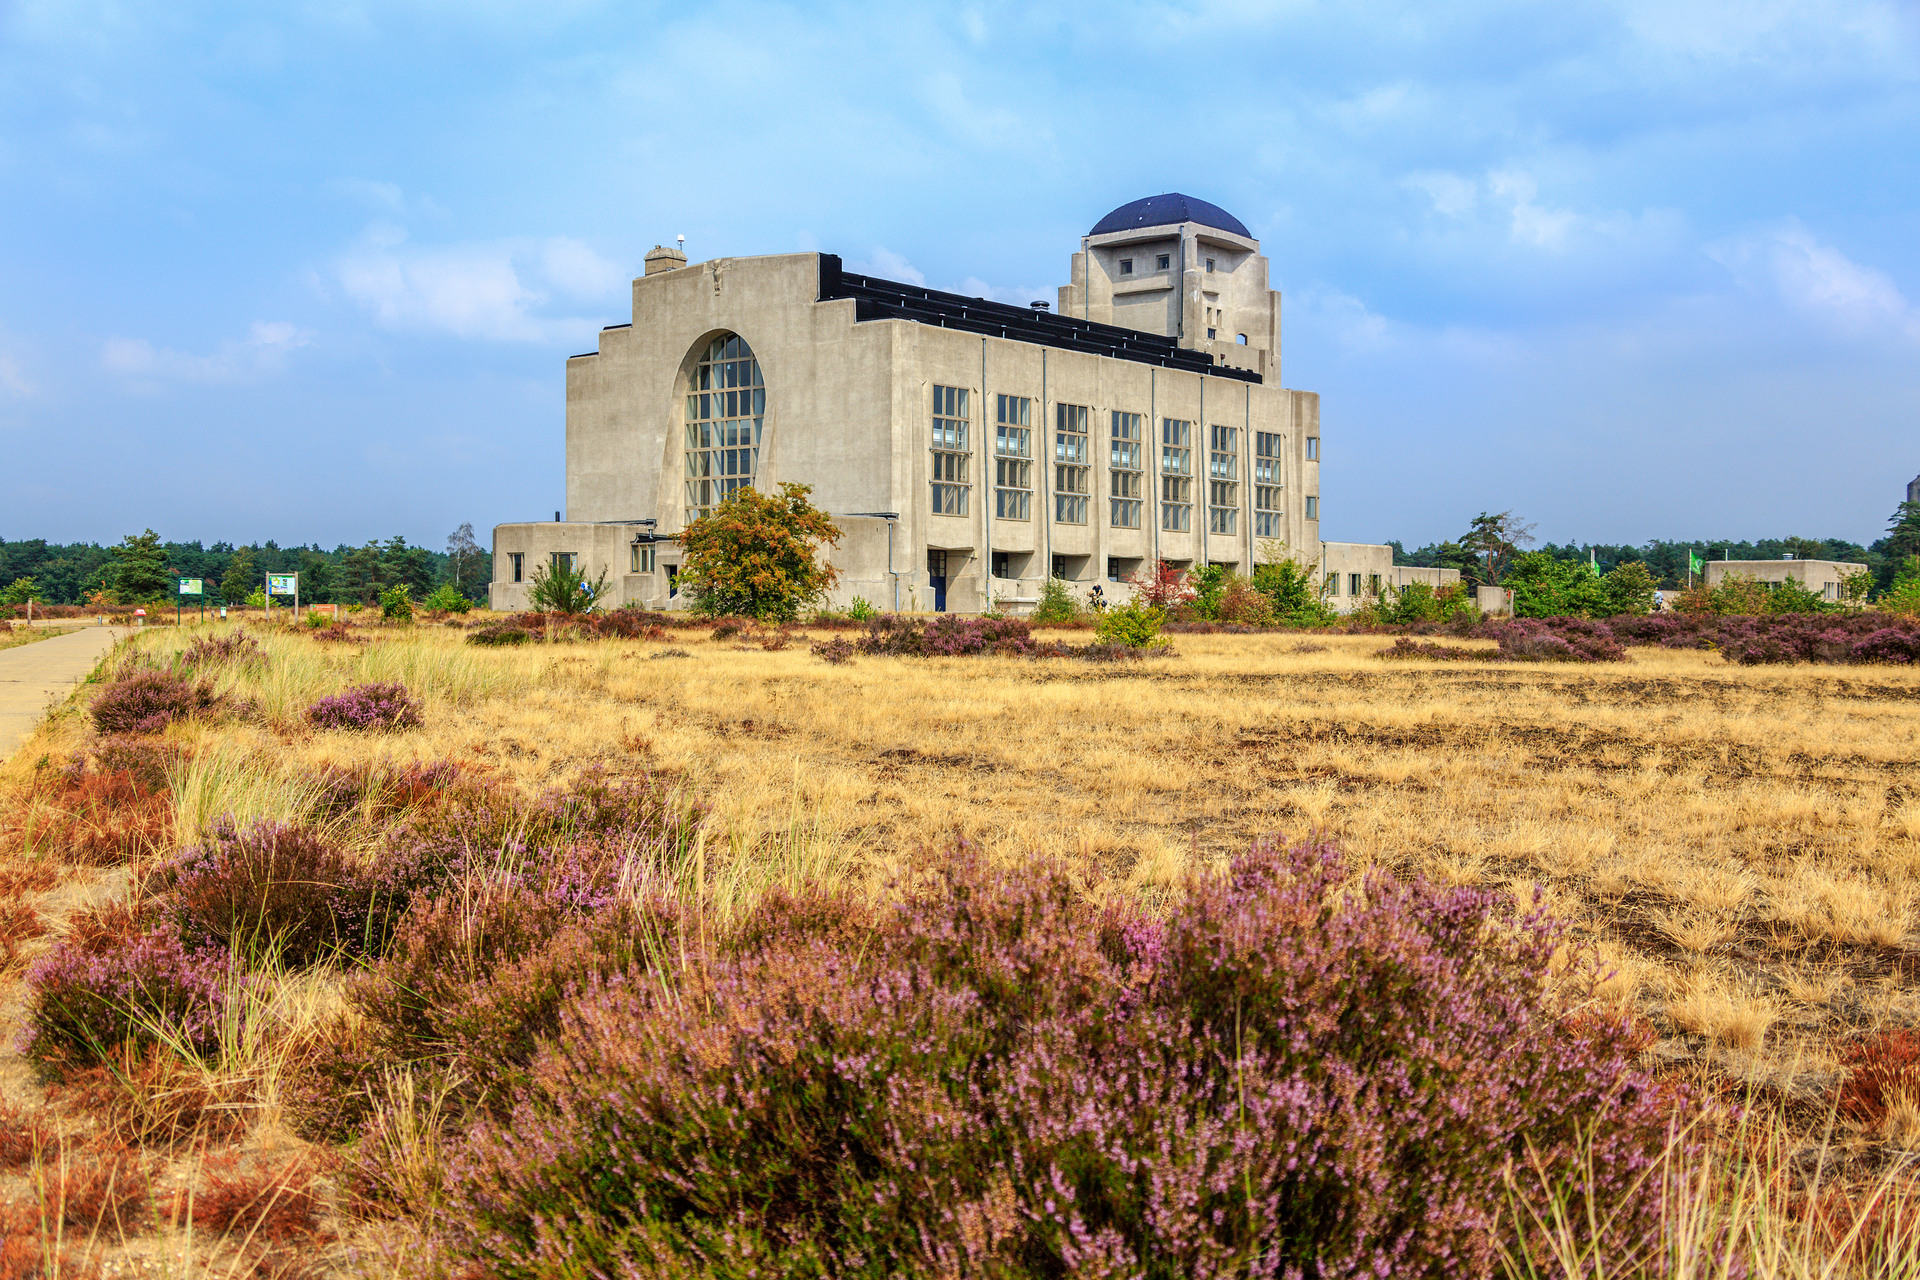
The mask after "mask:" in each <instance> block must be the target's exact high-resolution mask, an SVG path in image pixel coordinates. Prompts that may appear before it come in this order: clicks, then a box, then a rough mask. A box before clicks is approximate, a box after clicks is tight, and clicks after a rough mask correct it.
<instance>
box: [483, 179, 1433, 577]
mask: <svg viewBox="0 0 1920 1280" xmlns="http://www.w3.org/2000/svg"><path fill="white" fill-rule="evenodd" d="M1070 279H1071V281H1072V283H1070V284H1068V285H1065V286H1063V287H1062V288H1061V289H1060V290H1059V292H1058V296H1057V299H1056V301H1057V305H1058V310H1055V303H1053V302H1047V301H1036V302H1033V303H1031V304H1030V305H1028V306H1015V305H1009V304H1006V303H1000V302H991V301H987V300H985V299H982V298H969V297H964V296H962V295H959V294H952V293H944V292H941V291H939V290H935V289H928V288H925V287H923V286H920V285H914V284H906V283H902V282H899V281H892V280H884V279H880V278H877V277H873V276H867V275H861V274H858V273H856V272H853V271H849V270H848V269H847V268H846V267H845V266H844V264H843V263H842V262H841V261H840V259H839V258H837V257H835V256H833V255H832V254H824V253H796V254H779V255H771V256H766V257H747V258H718V259H714V260H711V261H707V262H701V263H689V262H687V260H686V257H685V255H684V254H682V253H680V252H679V251H678V250H675V249H668V248H664V247H662V248H655V249H654V250H653V251H652V252H650V253H649V254H648V255H647V259H646V273H645V274H644V275H643V276H641V277H640V278H638V279H636V280H635V281H634V282H633V318H632V320H631V321H630V322H628V323H622V324H617V325H613V326H610V327H608V328H606V329H603V330H602V331H601V333H600V341H599V345H598V347H597V348H596V349H595V350H593V351H588V352H583V353H582V354H580V355H577V356H573V357H571V358H570V359H569V360H568V361H567V377H566V395H567V400H566V404H567V409H566V476H567V494H566V510H565V512H564V519H556V520H553V521H534V522H524V523H508V524H502V525H499V526H497V527H496V528H495V530H494V579H493V599H492V604H493V607H494V608H496V609H519V608H524V607H526V605H527V592H528V587H529V584H530V582H531V580H532V577H533V575H534V573H535V572H536V570H537V569H538V568H539V567H540V566H541V565H552V564H554V563H557V562H565V563H568V564H570V565H572V566H574V567H577V568H579V569H582V570H584V571H585V572H586V573H587V574H588V576H589V577H593V576H596V575H598V574H599V573H601V572H605V573H606V575H607V580H608V582H609V584H610V585H612V586H613V588H614V590H613V591H612V592H611V593H610V601H609V602H610V603H613V604H634V605H640V606H643V607H647V608H654V609H671V608H679V607H682V606H683V605H684V604H685V603H686V599H685V596H684V594H683V593H682V592H681V591H680V589H679V583H678V572H679V565H680V550H679V543H678V535H679V533H680V532H681V530H683V529H684V528H686V526H687V525H688V524H689V523H690V522H692V521H694V520H697V519H699V518H700V517H701V516H702V515H703V514H704V513H706V512H709V511H711V510H713V509H714V507H716V506H717V505H718V504H719V503H721V502H722V501H724V500H725V499H726V497H727V496H728V495H729V494H731V493H733V492H734V491H735V490H737V489H740V488H742V487H744V486H748V485H751V486H753V487H754V488H756V489H758V490H760V491H761V492H773V491H775V490H777V489H778V487H779V486H780V484H782V483H783V482H787V481H795V482H799V483H802V484H805V485H808V486H810V487H811V488H812V490H813V495H812V497H813V502H814V503H815V505H817V506H819V507H821V508H823V509H824V510H826V511H828V512H829V513H831V515H832V516H833V519H834V521H835V523H836V524H837V525H838V526H839V527H840V529H841V530H842V533H843V535H844V537H843V539H842V541H841V543H840V545H839V546H838V547H837V548H835V549H834V550H833V551H832V553H831V555H830V559H831V561H832V563H833V564H834V566H835V567H836V568H837V569H838V570H839V574H840V579H839V583H838V585H837V586H836V587H835V588H834V590H833V592H832V596H831V603H832V604H834V605H837V606H842V607H844V606H846V605H849V604H851V603H852V602H853V600H854V599H855V598H856V597H857V598H863V599H865V600H867V601H868V602H870V603H872V604H873V605H874V606H876V607H878V608H880V609H889V610H901V611H935V610H954V611H966V612H972V611H979V610H983V609H986V608H989V607H993V606H994V605H996V604H997V605H999V606H1000V607H1002V608H1006V609H1009V610H1012V611H1015V612H1018V611H1021V610H1024V609H1026V608H1029V607H1031V605H1032V604H1033V603H1035V602H1036V601H1037V600H1038V599H1039V595H1040V589H1041V587H1042V585H1043V584H1044V583H1045V582H1046V580H1047V579H1048V578H1049V577H1055V578H1061V579H1064V580H1065V581H1067V582H1068V584H1069V585H1070V586H1071V587H1072V589H1074V590H1075V591H1076V592H1078V593H1080V594H1082V595H1089V594H1091V593H1092V592H1093V591H1094V589H1095V588H1096V587H1098V588H1100V589H1101V591H1102V593H1103V594H1104V595H1105V596H1106V598H1107V599H1109V600H1112V599H1116V598H1120V597H1123V596H1125V595H1126V594H1128V593H1129V591H1130V588H1129V587H1127V586H1126V585H1125V584H1126V583H1127V581H1128V580H1129V579H1132V578H1133V577H1134V576H1135V575H1137V574H1140V573H1141V572H1142V571H1144V570H1147V569H1149V568H1150V567H1151V566H1152V565H1153V563H1154V562H1155V561H1158V560H1165V561H1169V562H1171V563H1173V564H1175V565H1177V566H1182V567H1186V566H1192V565H1198V564H1219V565H1224V566H1226V567H1228V568H1230V569H1232V570H1234V571H1236V572H1241V573H1248V572H1251V570H1252V568H1253V566H1254V565H1255V564H1256V563H1258V562H1262V561H1264V560H1267V559H1271V558H1274V557H1277V556H1281V555H1298V556H1299V558H1301V559H1302V560H1303V561H1316V562H1317V561H1320V560H1324V559H1327V558H1328V552H1327V551H1326V550H1325V549H1323V547H1322V544H1321V541H1320V524H1321V512H1320V457H1321V452H1320V451H1321V432H1320V397H1319V396H1318V395H1317V394H1315V393H1313V392H1310V391H1297V390H1291V389H1288V388H1285V387H1283V386H1282V385H1281V383H1280V368H1281V363H1280V294H1279V293H1278V292H1276V291H1275V290H1273V289H1271V288H1270V287H1269V286H1268V274H1267V259H1266V258H1265V257H1264V256H1262V255H1261V253H1260V245H1259V242H1258V241H1257V240H1255V239H1254V238H1253V237H1252V236H1251V235H1250V234H1249V233H1248V232H1247V229H1246V227H1245V226H1244V225H1243V224H1241V223H1240V221H1239V220H1238V219H1236V218H1234V217H1233V216H1232V215H1231V214H1228V213H1226V212H1225V211H1224V210H1221V209H1219V208H1217V207H1215V206H1213V205H1210V204H1207V203H1206V202H1204V201H1200V200H1195V199H1192V198H1190V197H1187V196H1181V195H1163V196H1151V197H1148V198H1146V199H1143V200H1136V201H1133V202H1132V203H1130V204H1127V205H1123V206H1121V207H1120V208H1119V209H1116V210H1114V211H1113V212H1112V213H1110V214H1108V215H1107V216H1106V217H1104V218H1102V219H1101V220H1100V221H1099V222H1098V223H1096V224H1095V226H1094V228H1093V230H1092V231H1090V232H1089V233H1088V234H1087V235H1086V236H1085V237H1083V238H1082V240H1081V243H1080V249H1079V252H1077V253H1075V254H1073V255H1072V262H1071V265H1070ZM1329 545H1331V546H1338V547H1341V548H1343V550H1342V551H1341V552H1340V557H1341V565H1342V566H1343V567H1342V568H1341V569H1340V570H1339V572H1341V573H1342V574H1352V573H1360V574H1362V575H1363V576H1364V577H1365V578H1366V579H1367V580H1368V581H1371V579H1372V578H1373V577H1375V576H1378V577H1380V578H1381V579H1382V581H1386V580H1389V579H1390V578H1391V579H1392V580H1393V581H1396V582H1397V581H1398V580H1399V579H1398V578H1397V577H1394V576H1393V575H1396V574H1410V573H1412V574H1436V573H1439V572H1440V571H1433V570H1406V569H1395V568H1394V566H1393V565H1392V559H1391V549H1390V548H1387V547H1362V546H1360V545H1359V544H1329ZM1290 549H1298V550H1297V551H1296V550H1290ZM1349 561H1352V562H1353V565H1354V567H1353V568H1347V567H1345V566H1346V565H1347V564H1348V562H1349ZM1323 572H1333V570H1332V569H1331V568H1328V569H1325V570H1323ZM1342 581H1343V583H1344V582H1345V581H1346V579H1344V578H1343V579H1342ZM1340 599H1341V600H1343V601H1344V600H1346V599H1347V595H1346V594H1343V595H1341V596H1340Z"/></svg>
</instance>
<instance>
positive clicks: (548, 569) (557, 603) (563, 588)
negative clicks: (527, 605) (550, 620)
mask: <svg viewBox="0 0 1920 1280" xmlns="http://www.w3.org/2000/svg"><path fill="white" fill-rule="evenodd" d="M528 583H529V586H528V588H527V599H528V600H529V601H531V602H532V604H533V606H534V608H536V609H539V610H541V611H543V612H546V613H558V614H564V615H566V616H567V617H573V616H575V615H576V614H586V613H592V612H593V611H594V610H595V609H597V608H599V607H600V601H601V600H603V599H605V598H606V594H607V592H608V591H609V590H610V588H609V587H608V586H607V571H606V570H605V569H602V570H601V571H600V576H599V577H597V578H588V577H587V571H586V570H585V569H576V568H574V567H573V565H572V564H570V563H566V562H562V563H559V564H552V565H545V564H543V565H538V566H536V567H535V568H534V571H533V576H532V577H531V578H529V579H528Z"/></svg>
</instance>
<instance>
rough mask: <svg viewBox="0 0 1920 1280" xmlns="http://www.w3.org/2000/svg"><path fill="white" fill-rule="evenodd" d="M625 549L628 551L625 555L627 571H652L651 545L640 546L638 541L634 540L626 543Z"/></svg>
mask: <svg viewBox="0 0 1920 1280" xmlns="http://www.w3.org/2000/svg"><path fill="white" fill-rule="evenodd" d="M627 551H628V555H627V572H628V573H652V572H653V548H652V547H649V546H642V545H641V544H640V543H638V542H634V543H630V544H628V548H627Z"/></svg>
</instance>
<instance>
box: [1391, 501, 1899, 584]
mask: <svg viewBox="0 0 1920 1280" xmlns="http://www.w3.org/2000/svg"><path fill="white" fill-rule="evenodd" d="M1532 535H1533V526H1532V525H1530V524H1527V523H1526V522H1525V521H1523V520H1521V519H1520V518H1519V517H1517V516H1515V515H1514V513H1513V512H1511V511H1502V512H1498V513H1494V514H1488V513H1487V512H1484V511H1483V512H1481V513H1480V514H1479V515H1478V516H1476V517H1474V518H1473V519H1472V520H1471V521H1469V522H1468V526H1467V530H1466V532H1465V533H1463V534H1461V535H1460V536H1459V537H1458V538H1454V539H1449V540H1447V541H1445V542H1434V543H1428V544H1427V545H1426V546H1424V547H1420V548H1417V549H1416V550H1413V551H1408V550H1406V549H1405V548H1403V547H1402V546H1401V545H1400V543H1398V542H1393V543H1389V544H1388V545H1390V546H1391V547H1392V548H1393V562H1394V563H1395V564H1404V565H1417V566H1420V567H1422V568H1429V569H1458V570H1459V571H1460V577H1461V579H1462V580H1463V581H1465V582H1467V583H1469V584H1471V585H1474V586H1481V585H1490V584H1494V583H1498V582H1500V581H1501V580H1502V578H1501V574H1502V571H1503V570H1504V569H1505V568H1506V567H1507V566H1508V565H1510V564H1511V563H1512V562H1513V559H1514V557H1515V556H1516V555H1518V554H1519V553H1520V552H1521V551H1522V550H1523V549H1524V548H1526V547H1529V546H1531V545H1532V544H1533V542H1534V538H1533V536H1532ZM1539 553H1540V554H1545V555H1548V556H1551V557H1553V558H1554V559H1555V560H1565V561H1578V562H1580V563H1581V564H1587V563H1591V564H1593V565H1594V567H1595V568H1596V569H1598V570H1599V572H1600V573H1601V574H1603V575H1604V574H1607V573H1610V572H1612V571H1613V570H1614V569H1616V568H1618V567H1619V566H1621V565H1625V564H1639V565H1642V566H1644V567H1645V568H1646V571H1647V573H1648V575H1649V576H1650V577H1651V578H1652V579H1653V581H1654V583H1655V585H1656V586H1658V587H1660V588H1661V589H1663V590H1675V589H1677V588H1680V587H1684V586H1686V585H1687V569H1688V563H1689V557H1690V556H1699V557H1700V558H1701V559H1702V560H1784V559H1786V558H1788V557H1789V556H1791V557H1792V558H1793V559H1795V560H1837V561H1840V562H1842V563H1849V564H1863V565H1865V566H1866V567H1867V572H1868V573H1869V574H1871V575H1872V576H1873V585H1874V590H1875V591H1876V592H1879V591H1885V590H1887V589H1888V588H1889V587H1890V586H1891V585H1892V583H1893V579H1894V577H1895V575H1897V574H1898V573H1899V572H1900V570H1901V568H1902V567H1903V566H1904V565H1905V563H1906V562H1907V560H1908V559H1909V558H1910V557H1913V556H1920V502H1903V503H1901V504H1900V505H1899V506H1898V507H1896V508H1895V509H1894V512H1893V516H1892V518H1891V519H1889V520H1888V522H1887V533H1886V536H1885V537H1882V538H1879V539H1876V540H1875V541H1874V542H1873V543H1872V544H1871V545H1869V546H1864V547H1863V546H1861V545H1860V544H1859V543H1857V542H1849V541H1847V540H1846V539H1845V538H1799V537H1794V538H1761V539H1758V540H1757V541H1734V540H1732V539H1727V538H1707V539H1702V540H1699V541H1694V542H1675V541H1669V540H1667V539H1662V538H1655V539H1652V540H1650V541H1648V542H1645V543H1643V544H1641V545H1639V546H1625V545H1612V544H1608V543H1602V542H1567V543H1553V542H1547V543H1542V544H1541V546H1540V548H1539ZM1698 581H1699V580H1698V577H1697V576H1696V578H1695V585H1698Z"/></svg>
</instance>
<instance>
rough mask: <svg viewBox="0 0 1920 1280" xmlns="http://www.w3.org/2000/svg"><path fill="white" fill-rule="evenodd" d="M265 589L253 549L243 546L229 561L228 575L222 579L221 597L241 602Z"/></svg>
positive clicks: (229, 601)
mask: <svg viewBox="0 0 1920 1280" xmlns="http://www.w3.org/2000/svg"><path fill="white" fill-rule="evenodd" d="M256 589H260V590H264V587H263V585H262V583H261V579H260V574H259V573H258V572H257V571H256V570H255V568H254V563H253V551H252V549H251V548H249V547H241V548H240V549H239V550H238V551H235V552H234V553H233V559H231V560H229V561H227V572H226V576H225V577H223V578H221V579H220V598H221V599H223V600H225V601H227V602H228V603H230V604H239V603H241V602H243V601H244V600H246V598H247V597H248V596H250V595H252V594H253V593H254V591H255V590H256Z"/></svg>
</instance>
